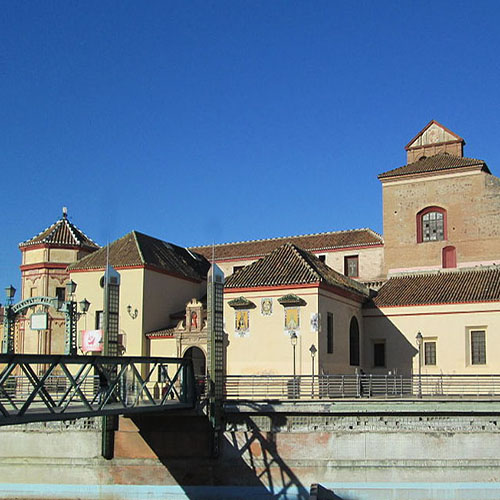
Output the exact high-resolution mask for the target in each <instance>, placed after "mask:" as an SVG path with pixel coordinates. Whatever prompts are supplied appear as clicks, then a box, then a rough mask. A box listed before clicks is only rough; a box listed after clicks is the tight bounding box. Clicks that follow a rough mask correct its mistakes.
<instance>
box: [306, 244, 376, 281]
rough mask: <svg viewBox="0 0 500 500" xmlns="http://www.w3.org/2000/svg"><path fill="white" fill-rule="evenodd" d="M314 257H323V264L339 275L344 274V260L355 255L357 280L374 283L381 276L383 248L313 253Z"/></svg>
mask: <svg viewBox="0 0 500 500" xmlns="http://www.w3.org/2000/svg"><path fill="white" fill-rule="evenodd" d="M315 255H317V256H318V255H325V256H326V257H325V263H326V264H327V265H328V266H329V267H331V268H332V269H335V271H337V272H339V273H340V274H344V258H345V257H350V256H354V255H357V256H358V265H359V279H361V280H363V281H372V280H373V281H375V280H378V279H380V278H381V277H382V276H383V271H384V247H382V246H377V247H373V248H362V249H351V250H347V251H341V252H338V251H337V252H324V253H321V252H315Z"/></svg>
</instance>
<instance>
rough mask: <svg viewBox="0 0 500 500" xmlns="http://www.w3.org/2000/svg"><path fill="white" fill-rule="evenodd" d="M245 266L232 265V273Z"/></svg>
mask: <svg viewBox="0 0 500 500" xmlns="http://www.w3.org/2000/svg"><path fill="white" fill-rule="evenodd" d="M244 267H245V266H233V274H234V273H235V272H236V271H239V270H240V269H243V268H244Z"/></svg>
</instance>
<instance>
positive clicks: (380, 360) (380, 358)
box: [373, 341, 385, 368]
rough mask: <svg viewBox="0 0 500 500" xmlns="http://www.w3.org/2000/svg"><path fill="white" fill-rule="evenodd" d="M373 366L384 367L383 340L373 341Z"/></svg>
mask: <svg viewBox="0 0 500 500" xmlns="http://www.w3.org/2000/svg"><path fill="white" fill-rule="evenodd" d="M373 366H374V367H376V368H383V367H385V341H377V342H374V343H373Z"/></svg>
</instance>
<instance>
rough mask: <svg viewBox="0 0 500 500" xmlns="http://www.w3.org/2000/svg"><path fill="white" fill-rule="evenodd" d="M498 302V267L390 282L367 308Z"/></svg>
mask: <svg viewBox="0 0 500 500" xmlns="http://www.w3.org/2000/svg"><path fill="white" fill-rule="evenodd" d="M490 301H500V267H485V268H473V269H464V270H462V269H460V270H453V271H438V272H429V273H423V274H412V275H404V276H397V277H392V278H390V279H389V280H388V281H387V282H386V283H385V285H384V286H383V287H382V288H381V289H380V290H379V291H378V294H377V296H376V297H375V298H374V299H373V301H372V303H371V304H370V306H371V307H386V306H412V305H424V304H425V305H428V304H454V303H455V304H456V303H464V302H490Z"/></svg>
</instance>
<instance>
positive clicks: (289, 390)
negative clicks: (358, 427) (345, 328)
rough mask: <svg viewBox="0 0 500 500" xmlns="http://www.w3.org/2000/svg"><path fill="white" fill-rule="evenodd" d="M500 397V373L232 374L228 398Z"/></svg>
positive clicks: (227, 384)
mask: <svg viewBox="0 0 500 500" xmlns="http://www.w3.org/2000/svg"><path fill="white" fill-rule="evenodd" d="M465 397H468V398H469V397H474V398H499V399H500V375H421V376H418V375H370V374H366V375H355V374H354V375H320V376H314V377H312V376H311V375H300V376H295V377H294V376H293V375H229V376H227V377H226V383H225V399H226V400H263V401H268V400H280V401H281V400H302V401H310V400H336V399H349V398H370V399H416V398H418V399H420V398H426V399H437V398H465Z"/></svg>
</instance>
